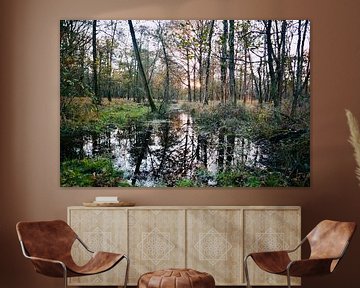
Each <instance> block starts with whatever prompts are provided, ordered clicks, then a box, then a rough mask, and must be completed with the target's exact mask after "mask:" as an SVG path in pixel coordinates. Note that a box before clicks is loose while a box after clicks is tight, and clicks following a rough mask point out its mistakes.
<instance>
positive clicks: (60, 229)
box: [16, 220, 76, 260]
mask: <svg viewBox="0 0 360 288" xmlns="http://www.w3.org/2000/svg"><path fill="white" fill-rule="evenodd" d="M16 231H17V234H18V237H19V240H20V241H22V243H23V244H24V247H25V249H26V252H27V253H28V254H29V255H30V256H33V257H40V258H47V259H57V260H61V259H64V258H66V257H68V256H69V253H70V251H71V247H72V245H73V243H74V241H75V240H76V234H75V232H74V231H73V230H72V229H71V228H70V226H69V225H68V224H66V222H64V221H62V220H54V221H40V222H19V223H17V224H16Z"/></svg>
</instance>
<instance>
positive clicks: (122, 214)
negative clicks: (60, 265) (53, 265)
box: [68, 209, 127, 285]
mask: <svg viewBox="0 0 360 288" xmlns="http://www.w3.org/2000/svg"><path fill="white" fill-rule="evenodd" d="M68 220H69V224H70V226H71V227H72V228H73V229H74V231H75V232H76V233H77V234H78V235H79V237H80V239H81V240H83V242H84V243H85V244H86V245H87V246H88V247H89V248H90V249H91V250H93V251H106V252H115V253H124V254H126V252H127V215H126V210H122V209H112V210H108V209H78V210H76V209H72V210H70V211H69V215H68ZM72 255H73V258H74V260H75V261H76V263H79V264H84V263H86V262H87V261H88V259H89V253H88V252H87V251H86V250H85V249H84V248H83V247H82V245H81V244H80V243H79V242H77V241H76V242H75V243H74V246H73V248H72ZM125 267H126V265H125V261H121V262H120V263H119V264H118V265H117V266H115V267H114V268H113V269H111V270H109V271H107V272H104V273H100V274H97V275H92V276H84V277H72V278H69V280H68V281H69V284H70V285H122V283H123V281H124V275H125Z"/></svg>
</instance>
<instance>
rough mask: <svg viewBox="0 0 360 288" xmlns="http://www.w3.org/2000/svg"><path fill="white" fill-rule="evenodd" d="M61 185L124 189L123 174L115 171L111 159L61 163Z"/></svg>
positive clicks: (125, 184) (125, 183)
mask: <svg viewBox="0 0 360 288" xmlns="http://www.w3.org/2000/svg"><path fill="white" fill-rule="evenodd" d="M60 173H61V178H60V183H61V186H63V187H71V186H77V187H89V186H91V187H120V186H121V187H124V186H130V185H129V184H128V183H127V182H126V181H124V179H123V178H122V177H123V172H122V171H119V170H117V169H115V168H114V167H113V165H112V163H111V160H110V159H106V158H102V157H98V158H84V159H82V160H77V159H75V160H69V161H65V162H63V163H61V167H60Z"/></svg>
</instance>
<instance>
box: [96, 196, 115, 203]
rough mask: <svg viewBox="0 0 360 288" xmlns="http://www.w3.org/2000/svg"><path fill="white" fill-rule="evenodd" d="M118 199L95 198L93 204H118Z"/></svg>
mask: <svg viewBox="0 0 360 288" xmlns="http://www.w3.org/2000/svg"><path fill="white" fill-rule="evenodd" d="M119 202H120V201H119V199H118V197H117V196H98V197H95V201H93V203H98V204H105V203H119Z"/></svg>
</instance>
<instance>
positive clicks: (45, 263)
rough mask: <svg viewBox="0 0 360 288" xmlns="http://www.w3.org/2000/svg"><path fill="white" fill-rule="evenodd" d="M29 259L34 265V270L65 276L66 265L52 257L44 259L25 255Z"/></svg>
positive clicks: (54, 275) (45, 273) (50, 274)
mask: <svg viewBox="0 0 360 288" xmlns="http://www.w3.org/2000/svg"><path fill="white" fill-rule="evenodd" d="M26 258H28V259H30V260H31V262H32V263H33V265H34V268H35V271H36V272H38V273H40V274H43V275H46V276H51V277H64V276H65V277H66V274H67V268H66V265H65V264H64V263H63V262H61V261H59V260H53V259H46V258H40V257H33V256H26Z"/></svg>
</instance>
